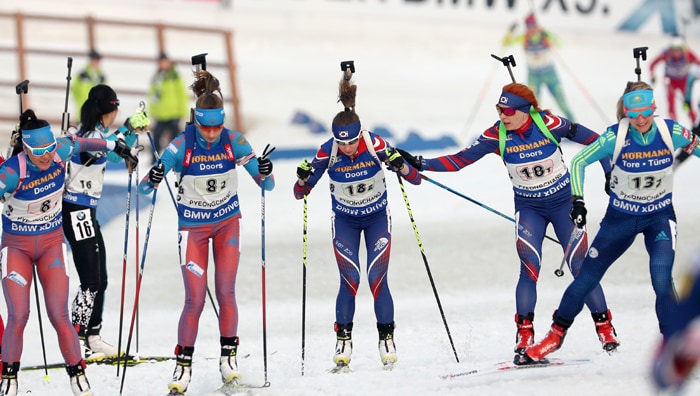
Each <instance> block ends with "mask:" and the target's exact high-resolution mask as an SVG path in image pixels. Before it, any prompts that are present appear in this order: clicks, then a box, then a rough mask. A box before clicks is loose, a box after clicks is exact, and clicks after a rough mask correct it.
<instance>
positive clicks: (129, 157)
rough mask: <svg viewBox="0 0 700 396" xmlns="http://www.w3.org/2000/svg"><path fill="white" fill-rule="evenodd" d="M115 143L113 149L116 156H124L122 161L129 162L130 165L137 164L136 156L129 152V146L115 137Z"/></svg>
mask: <svg viewBox="0 0 700 396" xmlns="http://www.w3.org/2000/svg"><path fill="white" fill-rule="evenodd" d="M114 143H115V144H116V145H115V146H114V150H112V151H114V152H115V153H116V154H117V155H118V156H120V157H122V158H124V161H128V162H130V163H131V164H132V165H137V164H138V163H139V159H138V157H136V156H135V155H134V154H132V153H131V147H129V146H128V145H127V144H126V143H125V142H124V141H123V140H122V139H117V140H115V141H114Z"/></svg>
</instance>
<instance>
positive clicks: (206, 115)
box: [194, 107, 226, 126]
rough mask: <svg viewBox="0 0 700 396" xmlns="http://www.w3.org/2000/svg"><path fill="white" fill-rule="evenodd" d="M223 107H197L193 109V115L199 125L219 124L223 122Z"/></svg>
mask: <svg viewBox="0 0 700 396" xmlns="http://www.w3.org/2000/svg"><path fill="white" fill-rule="evenodd" d="M225 115H226V113H224V108H223V107H219V108H218V109H200V108H199V107H197V108H195V109H194V117H195V119H196V120H197V123H198V124H199V125H204V126H219V125H222V124H223V123H224V116H225Z"/></svg>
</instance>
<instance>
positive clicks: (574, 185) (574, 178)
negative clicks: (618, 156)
mask: <svg viewBox="0 0 700 396" xmlns="http://www.w3.org/2000/svg"><path fill="white" fill-rule="evenodd" d="M616 138H617V135H616V134H615V132H613V130H612V129H610V128H608V130H607V131H605V133H604V134H602V135H600V136H599V137H598V138H597V139H596V140H594V141H593V142H592V143H591V144H589V145H587V146H586V147H584V148H583V150H581V151H579V152H578V154H576V155H574V157H573V158H572V159H571V169H569V172H570V173H571V195H575V196H579V197H582V196H583V181H584V179H585V169H586V167H587V166H588V165H590V164H592V163H594V162H596V161H601V160H603V159H604V158H605V157H608V162H609V161H610V158H612V155H613V152H614V151H615V141H616Z"/></svg>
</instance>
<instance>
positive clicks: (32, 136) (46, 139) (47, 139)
mask: <svg viewBox="0 0 700 396" xmlns="http://www.w3.org/2000/svg"><path fill="white" fill-rule="evenodd" d="M55 141H56V138H55V137H54V135H53V132H51V126H49V125H46V126H43V127H41V128H37V129H22V142H24V143H26V144H28V145H29V146H31V147H41V146H46V145H48V144H51V143H54V142H55Z"/></svg>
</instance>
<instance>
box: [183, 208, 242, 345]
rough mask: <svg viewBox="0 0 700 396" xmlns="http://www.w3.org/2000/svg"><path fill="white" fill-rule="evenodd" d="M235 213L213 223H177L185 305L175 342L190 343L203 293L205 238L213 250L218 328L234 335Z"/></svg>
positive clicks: (206, 254) (237, 250)
mask: <svg viewBox="0 0 700 396" xmlns="http://www.w3.org/2000/svg"><path fill="white" fill-rule="evenodd" d="M239 219H240V218H239V217H234V218H230V219H226V220H224V221H221V222H219V223H217V224H207V225H201V226H181V227H180V243H179V249H180V260H181V262H180V269H181V271H182V279H183V281H184V285H185V306H184V307H183V309H182V314H181V315H180V323H179V325H178V331H177V342H178V345H182V346H194V343H195V340H196V339H197V331H198V329H199V317H200V316H201V314H202V310H203V309H204V302H205V300H206V295H207V268H208V267H209V263H208V261H209V240H210V239H211V241H212V251H213V253H214V269H215V273H214V283H215V287H216V300H217V301H218V303H219V310H220V311H219V332H220V334H221V336H222V337H234V336H236V335H237V331H238V305H237V304H236V273H237V272H238V260H239V258H240V221H239Z"/></svg>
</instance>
